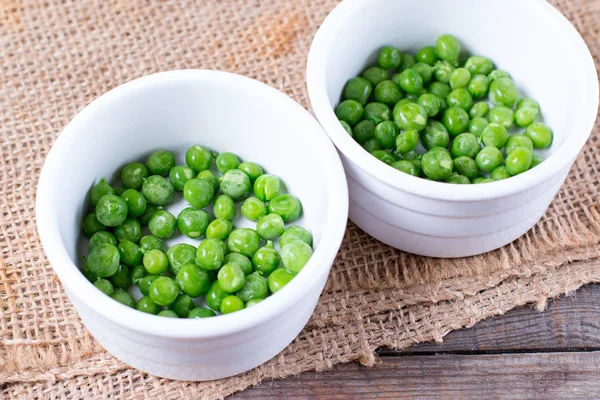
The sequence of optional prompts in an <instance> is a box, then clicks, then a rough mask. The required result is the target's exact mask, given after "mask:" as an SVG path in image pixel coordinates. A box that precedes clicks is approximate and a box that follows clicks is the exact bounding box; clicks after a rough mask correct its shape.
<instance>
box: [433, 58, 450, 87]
mask: <svg viewBox="0 0 600 400" xmlns="http://www.w3.org/2000/svg"><path fill="white" fill-rule="evenodd" d="M452 72H454V66H452V64H450V63H449V62H446V61H438V62H436V63H435V66H434V67H433V76H434V77H435V79H436V80H437V81H438V82H442V83H447V84H448V86H450V85H449V84H450V77H451V76H452Z"/></svg>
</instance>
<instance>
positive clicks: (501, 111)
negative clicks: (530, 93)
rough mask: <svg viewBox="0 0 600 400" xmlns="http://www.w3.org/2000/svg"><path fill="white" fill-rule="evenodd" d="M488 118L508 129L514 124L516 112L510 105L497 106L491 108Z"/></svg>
mask: <svg viewBox="0 0 600 400" xmlns="http://www.w3.org/2000/svg"><path fill="white" fill-rule="evenodd" d="M488 119H489V120H490V122H495V123H497V124H500V125H502V126H504V127H505V128H507V129H508V128H510V127H511V126H512V125H513V121H514V119H515V113H514V112H513V110H512V109H510V108H508V107H504V106H496V107H494V108H492V109H491V110H490V113H489V115H488Z"/></svg>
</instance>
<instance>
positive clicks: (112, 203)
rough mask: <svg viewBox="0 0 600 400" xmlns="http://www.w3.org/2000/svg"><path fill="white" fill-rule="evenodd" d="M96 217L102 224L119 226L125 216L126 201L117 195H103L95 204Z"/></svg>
mask: <svg viewBox="0 0 600 400" xmlns="http://www.w3.org/2000/svg"><path fill="white" fill-rule="evenodd" d="M96 218H97V219H98V221H99V222H100V223H101V224H102V225H105V226H119V225H121V224H122V223H123V222H124V221H125V219H126V218H127V203H125V200H123V199H122V198H120V197H119V196H117V195H114V194H107V195H104V196H102V197H101V198H100V200H98V203H97V204H96Z"/></svg>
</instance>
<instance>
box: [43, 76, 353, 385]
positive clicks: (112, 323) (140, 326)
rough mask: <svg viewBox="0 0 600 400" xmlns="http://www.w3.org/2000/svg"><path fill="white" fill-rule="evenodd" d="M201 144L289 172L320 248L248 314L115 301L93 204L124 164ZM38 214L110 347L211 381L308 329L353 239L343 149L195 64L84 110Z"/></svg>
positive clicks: (299, 111)
mask: <svg viewBox="0 0 600 400" xmlns="http://www.w3.org/2000/svg"><path fill="white" fill-rule="evenodd" d="M193 144H203V145H206V146H208V147H210V148H212V149H215V150H218V151H232V152H236V153H237V154H239V155H240V157H242V158H243V159H246V160H252V161H256V162H259V163H260V164H261V165H262V166H263V167H264V168H265V170H266V171H269V172H272V173H275V174H277V175H279V176H281V177H282V179H283V181H284V182H285V184H286V186H287V188H288V191H289V192H290V193H293V194H294V195H296V196H298V197H299V198H300V199H301V201H302V204H303V209H304V212H303V217H302V219H301V220H300V221H299V222H298V223H299V224H301V225H302V226H305V227H308V228H309V229H310V230H311V231H312V233H313V237H314V249H315V251H314V254H313V256H312V258H311V259H310V261H309V262H308V263H307V264H306V266H305V267H304V269H303V270H302V271H301V272H300V273H299V274H298V275H297V276H296V277H295V278H294V279H293V280H292V281H291V282H290V283H289V284H288V285H287V286H286V287H285V289H283V290H282V291H280V292H278V293H276V294H275V295H273V296H271V297H269V298H267V299H266V300H265V301H263V302H261V303H260V304H258V305H257V306H255V307H252V308H249V309H247V310H243V311H240V312H238V313H235V314H229V315H223V316H218V317H215V318H208V319H202V320H186V319H170V318H163V317H158V316H154V315H148V314H144V313H142V312H139V311H137V310H133V309H130V308H128V307H125V306H123V305H121V304H120V303H117V302H116V301H114V300H112V299H110V298H109V297H107V296H105V295H104V294H102V293H101V292H100V291H99V290H97V289H96V288H94V287H93V286H92V284H91V283H89V282H88V281H87V280H86V279H85V278H84V276H83V275H82V274H81V273H80V272H79V271H78V269H77V266H76V260H77V257H78V252H77V246H78V240H79V238H80V226H81V220H82V217H83V215H84V214H83V213H84V210H83V206H84V204H85V203H84V199H86V194H87V192H88V190H89V188H90V186H91V185H92V184H93V183H94V182H95V181H97V180H98V179H99V178H100V177H102V176H111V175H112V174H113V173H114V172H115V171H116V170H117V169H118V168H120V167H121V166H122V165H123V164H124V163H126V162H129V161H131V160H133V159H142V160H143V158H144V156H147V155H148V154H149V153H151V152H152V151H153V150H156V149H159V148H166V149H171V150H174V151H176V152H177V154H179V155H182V154H185V150H186V149H187V148H188V147H189V146H191V145H193ZM178 161H179V163H183V161H184V160H183V159H182V158H180V159H179V160H178ZM178 207H180V208H181V207H183V205H179V206H178ZM36 212H37V223H38V229H39V233H40V237H41V240H42V244H43V247H44V250H45V252H46V255H47V257H48V260H49V261H50V263H51V264H52V267H53V268H54V270H55V271H56V274H57V275H58V277H59V278H60V280H61V282H62V284H63V286H64V287H65V289H66V291H67V294H68V295H69V298H70V299H71V302H72V303H73V305H74V306H75V308H76V309H77V311H78V312H79V315H80V316H81V319H82V320H83V322H84V324H85V325H86V327H87V328H88V329H89V331H90V333H91V334H92V335H93V336H94V337H95V338H96V339H97V340H98V341H99V342H100V344H101V345H102V346H103V347H104V348H106V350H108V351H109V352H110V353H112V354H113V355H115V356H116V357H117V358H119V359H121V360H123V361H124V362H126V363H127V364H129V365H131V366H133V367H135V368H139V369H141V370H143V371H146V372H148V373H150V374H153V375H158V376H161V377H165V378H173V379H183V380H208V379H216V378H223V377H227V376H232V375H235V374H238V373H241V372H244V371H247V370H249V369H251V368H253V367H255V366H257V365H259V364H261V363H264V362H265V361H267V360H269V359H270V358H272V357H273V356H275V355H276V354H277V353H279V352H280V351H281V350H282V349H283V348H284V347H285V346H287V345H288V344H289V343H290V342H291V341H292V340H293V339H294V338H295V337H296V336H297V335H298V333H299V332H300V331H301V330H302V328H303V327H304V325H305V324H306V322H307V321H308V319H309V317H310V315H311V314H312V312H313V310H314V308H315V306H316V304H317V300H318V298H319V295H320V293H321V291H322V290H323V287H324V285H325V282H326V280H327V276H328V273H329V270H330V268H331V265H332V263H333V260H334V258H335V256H336V253H337V251H338V248H339V246H340V243H341V241H342V237H343V235H344V231H345V226H346V221H347V213H348V192H347V186H346V179H345V176H344V172H343V168H342V165H341V163H340V160H339V158H338V156H337V154H336V152H335V148H334V147H333V145H332V144H331V142H330V141H329V139H328V138H327V136H326V135H325V133H324V132H323V130H322V128H321V127H320V126H319V124H318V123H317V121H316V120H315V119H314V118H313V117H312V116H311V115H310V114H309V113H308V112H307V111H306V110H305V109H304V108H302V107H301V106H300V105H298V104H297V103H295V102H294V101H293V100H292V99H290V98H289V97H287V96H286V95H284V94H282V93H280V92H278V91H277V90H275V89H273V88H271V87H269V86H267V85H265V84H263V83H260V82H258V81H255V80H252V79H249V78H245V77H242V76H238V75H233V74H229V73H224V72H216V71H205V70H187V71H173V72H165V73H159V74H156V75H151V76H147V77H144V78H141V79H137V80H135V81H132V82H129V83H126V84H124V85H122V86H119V87H117V88H116V89H114V90H111V91H110V92H108V93H106V94H105V95H103V96H101V97H100V98H98V99H97V100H95V101H93V102H92V103H91V104H90V105H89V106H87V107H86V108H85V109H84V110H83V111H81V112H80V113H79V114H78V115H77V116H76V117H75V118H74V119H73V121H71V122H70V123H69V125H68V126H67V127H66V128H65V129H64V131H63V132H62V133H61V135H60V136H59V138H58V139H57V140H56V143H55V144H54V146H53V147H52V150H51V151H50V153H49V154H48V158H47V159H46V163H45V165H44V168H43V170H42V173H41V177H40V181H39V185H38V191H37V204H36ZM248 223H249V222H248ZM181 240H183V239H182V238H181V237H178V238H177V239H175V240H174V241H175V242H177V241H181ZM197 244H198V243H197V242H196V245H197Z"/></svg>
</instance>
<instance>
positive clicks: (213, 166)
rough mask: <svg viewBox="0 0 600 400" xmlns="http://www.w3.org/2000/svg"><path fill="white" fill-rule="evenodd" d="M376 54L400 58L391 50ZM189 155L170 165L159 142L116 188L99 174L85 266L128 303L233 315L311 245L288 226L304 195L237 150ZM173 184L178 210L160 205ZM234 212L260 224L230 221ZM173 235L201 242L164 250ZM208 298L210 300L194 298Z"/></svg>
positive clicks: (273, 288)
mask: <svg viewBox="0 0 600 400" xmlns="http://www.w3.org/2000/svg"><path fill="white" fill-rule="evenodd" d="M382 60H383V61H384V62H396V58H395V55H394V54H388V55H385V57H383V58H382ZM353 90H354V89H353V88H352V87H349V88H348V92H349V93H354V92H353ZM358 94H359V93H354V95H358ZM369 95H370V93H369ZM373 113H374V115H376V114H377V110H376V109H374V110H373ZM388 128H391V129H392V132H387V131H384V130H383V129H384V127H382V128H379V130H380V131H381V133H380V135H383V136H386V135H387V136H386V137H388V136H394V134H395V131H394V129H396V125H392V126H391V127H388ZM393 140H395V138H394V139H393ZM185 161H186V164H187V165H175V164H176V159H175V155H174V154H173V153H171V152H169V151H167V150H158V151H156V152H154V153H152V154H151V155H150V156H149V157H148V159H147V160H146V163H140V162H132V163H130V164H127V165H126V166H124V167H123V168H122V169H121V173H120V177H121V182H120V183H121V185H122V186H121V185H119V186H115V187H113V186H111V185H110V184H109V183H108V182H107V181H106V179H105V178H102V179H101V180H100V181H99V182H98V183H97V184H95V185H94V186H93V187H92V188H91V189H90V193H89V200H90V204H91V208H92V209H91V210H90V212H89V213H88V214H87V215H86V216H85V217H84V219H83V223H82V232H83V234H84V236H86V237H88V238H89V241H88V253H89V254H88V256H87V257H84V258H83V265H82V267H81V270H82V272H83V274H84V275H85V276H86V278H88V279H89V280H90V281H91V282H93V284H94V286H96V287H97V288H98V289H99V290H100V291H101V292H103V293H105V294H106V295H108V296H110V297H112V298H113V299H115V300H116V301H118V302H120V303H122V304H124V305H126V306H129V307H132V308H136V309H137V310H139V311H142V312H145V313H149V314H155V315H159V316H163V317H172V318H206V317H212V316H215V315H217V312H219V313H221V314H228V313H232V312H235V311H239V310H241V309H243V308H247V307H250V306H253V305H255V304H257V303H258V302H260V301H261V300H263V299H265V298H266V297H267V296H269V295H270V294H273V293H275V292H277V291H279V290H281V289H282V288H283V287H284V286H285V285H286V284H287V283H288V282H289V281H290V280H291V279H292V278H293V277H294V276H295V275H296V274H297V273H299V272H300V271H301V270H302V268H303V267H304V266H305V264H306V263H307V262H308V260H309V258H310V257H311V256H312V252H313V250H312V235H311V234H310V232H309V231H307V230H306V229H304V228H302V227H301V226H298V225H291V226H287V227H286V224H292V223H293V222H294V221H296V220H297V219H298V218H299V217H300V215H301V213H302V205H301V203H300V200H298V199H297V198H296V197H294V196H292V195H291V194H288V193H284V187H285V186H284V185H283V183H282V182H281V179H280V178H279V177H278V176H276V175H272V174H266V173H265V172H264V171H263V169H262V167H261V166H260V165H258V164H256V163H253V162H249V161H246V162H241V161H240V159H239V158H238V156H237V155H235V154H233V153H221V154H216V153H214V152H212V151H210V150H208V149H207V148H205V147H202V146H192V147H191V148H189V149H188V150H187V152H186V154H185ZM117 187H118V188H120V189H117ZM175 192H182V195H183V198H184V199H185V201H186V202H187V203H188V204H189V206H188V207H186V208H184V209H183V210H182V211H180V212H179V214H178V215H177V216H175V215H173V214H172V213H170V212H169V211H168V210H167V209H166V208H165V207H166V206H168V205H169V204H171V203H172V202H173V200H174V199H175V198H177V197H178V196H177V195H176V194H175ZM236 203H237V204H236ZM238 204H239V205H241V207H240V208H238V207H237V205H238ZM238 209H239V210H240V211H241V212H240V213H238ZM209 210H210V211H211V212H209ZM237 214H241V216H239V215H238V216H237V217H238V218H242V217H243V218H245V219H247V220H249V221H253V222H254V223H256V228H255V229H251V228H236V227H235V226H234V223H235V222H236V215H237ZM238 221H239V220H238ZM178 234H182V235H185V236H187V237H189V238H191V239H197V240H198V241H199V243H198V245H197V246H194V245H191V244H188V243H177V244H174V245H172V246H170V247H168V248H166V246H165V242H164V241H165V240H167V239H170V238H173V237H176V236H177V235H178ZM200 240H201V241H200ZM277 240H279V248H280V249H281V250H280V251H278V250H277V249H276V247H275V243H274V241H277ZM136 286H137V287H138V288H139V291H140V292H141V294H142V295H143V297H141V298H140V299H139V300H137V301H136V299H135V298H134V297H133V296H132V295H131V294H130V292H134V291H132V289H133V288H134V287H136ZM204 303H206V305H207V306H208V307H209V308H205V307H200V306H198V305H199V304H201V305H203V304H204Z"/></svg>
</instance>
